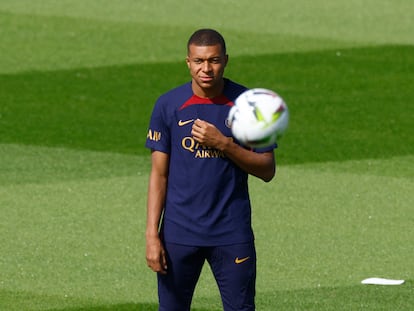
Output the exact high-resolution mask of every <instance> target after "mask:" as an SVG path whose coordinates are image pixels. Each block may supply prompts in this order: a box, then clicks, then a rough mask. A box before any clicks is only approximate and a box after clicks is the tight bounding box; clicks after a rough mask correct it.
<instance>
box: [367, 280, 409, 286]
mask: <svg viewBox="0 0 414 311" xmlns="http://www.w3.org/2000/svg"><path fill="white" fill-rule="evenodd" d="M404 282H405V281H404V280H392V279H384V278H368V279H365V280H362V281H361V283H362V284H367V285H401V284H404Z"/></svg>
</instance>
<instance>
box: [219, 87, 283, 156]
mask: <svg viewBox="0 0 414 311" xmlns="http://www.w3.org/2000/svg"><path fill="white" fill-rule="evenodd" d="M227 120H228V123H229V125H230V127H231V131H232V133H233V136H234V137H235V138H236V139H237V140H238V141H239V142H240V143H241V144H243V145H245V146H249V147H252V148H260V147H267V146H270V145H273V144H274V143H275V142H276V140H277V139H278V138H280V137H281V136H282V135H283V133H284V132H285V130H286V128H287V126H288V123H289V111H288V108H287V105H286V103H285V102H284V100H283V99H282V98H281V97H280V96H279V95H278V94H276V93H275V92H273V91H271V90H268V89H262V88H255V89H250V90H247V91H245V92H243V93H242V94H240V96H239V97H237V99H236V100H235V103H234V106H233V107H231V109H230V111H229V115H228V118H227Z"/></svg>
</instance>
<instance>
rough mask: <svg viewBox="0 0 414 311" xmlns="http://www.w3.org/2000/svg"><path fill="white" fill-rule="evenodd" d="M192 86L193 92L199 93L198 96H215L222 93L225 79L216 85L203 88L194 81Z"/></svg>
mask: <svg viewBox="0 0 414 311" xmlns="http://www.w3.org/2000/svg"><path fill="white" fill-rule="evenodd" d="M191 88H192V89H193V93H194V94H195V95H197V96H198V97H202V98H213V97H217V96H219V95H221V94H222V93H223V89H224V79H223V80H221V82H220V83H218V84H217V85H215V86H212V87H208V88H203V87H201V86H199V85H198V84H197V83H195V82H194V81H192V83H191Z"/></svg>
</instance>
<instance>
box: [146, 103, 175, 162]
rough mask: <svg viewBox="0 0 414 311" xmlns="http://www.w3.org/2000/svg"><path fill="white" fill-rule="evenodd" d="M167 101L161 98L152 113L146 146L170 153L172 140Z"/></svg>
mask: <svg viewBox="0 0 414 311" xmlns="http://www.w3.org/2000/svg"><path fill="white" fill-rule="evenodd" d="M165 108H166V103H165V102H164V101H163V100H162V98H159V99H158V100H157V102H156V103H155V106H154V109H153V111H152V114H151V118H150V123H149V128H148V132H147V139H146V142H145V147H147V148H148V149H151V150H156V151H161V152H164V153H168V154H169V153H170V150H171V143H170V142H171V140H170V130H169V127H168V116H167V113H166V111H165Z"/></svg>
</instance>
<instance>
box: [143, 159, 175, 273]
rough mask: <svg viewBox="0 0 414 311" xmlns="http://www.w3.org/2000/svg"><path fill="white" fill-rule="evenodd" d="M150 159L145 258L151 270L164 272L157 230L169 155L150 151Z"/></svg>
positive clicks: (162, 206) (163, 257)
mask: <svg viewBox="0 0 414 311" xmlns="http://www.w3.org/2000/svg"><path fill="white" fill-rule="evenodd" d="M151 161H152V165H151V173H150V177H149V184H148V198H147V227H146V231H145V238H146V259H147V265H148V266H149V267H150V268H151V269H152V270H153V271H155V272H159V273H166V270H167V261H166V256H165V250H164V246H163V244H162V242H161V239H160V237H159V231H158V230H159V225H160V221H161V215H162V212H163V209H164V203H165V196H166V193H167V182H168V166H169V155H168V154H166V153H163V152H159V151H152V153H151Z"/></svg>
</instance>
